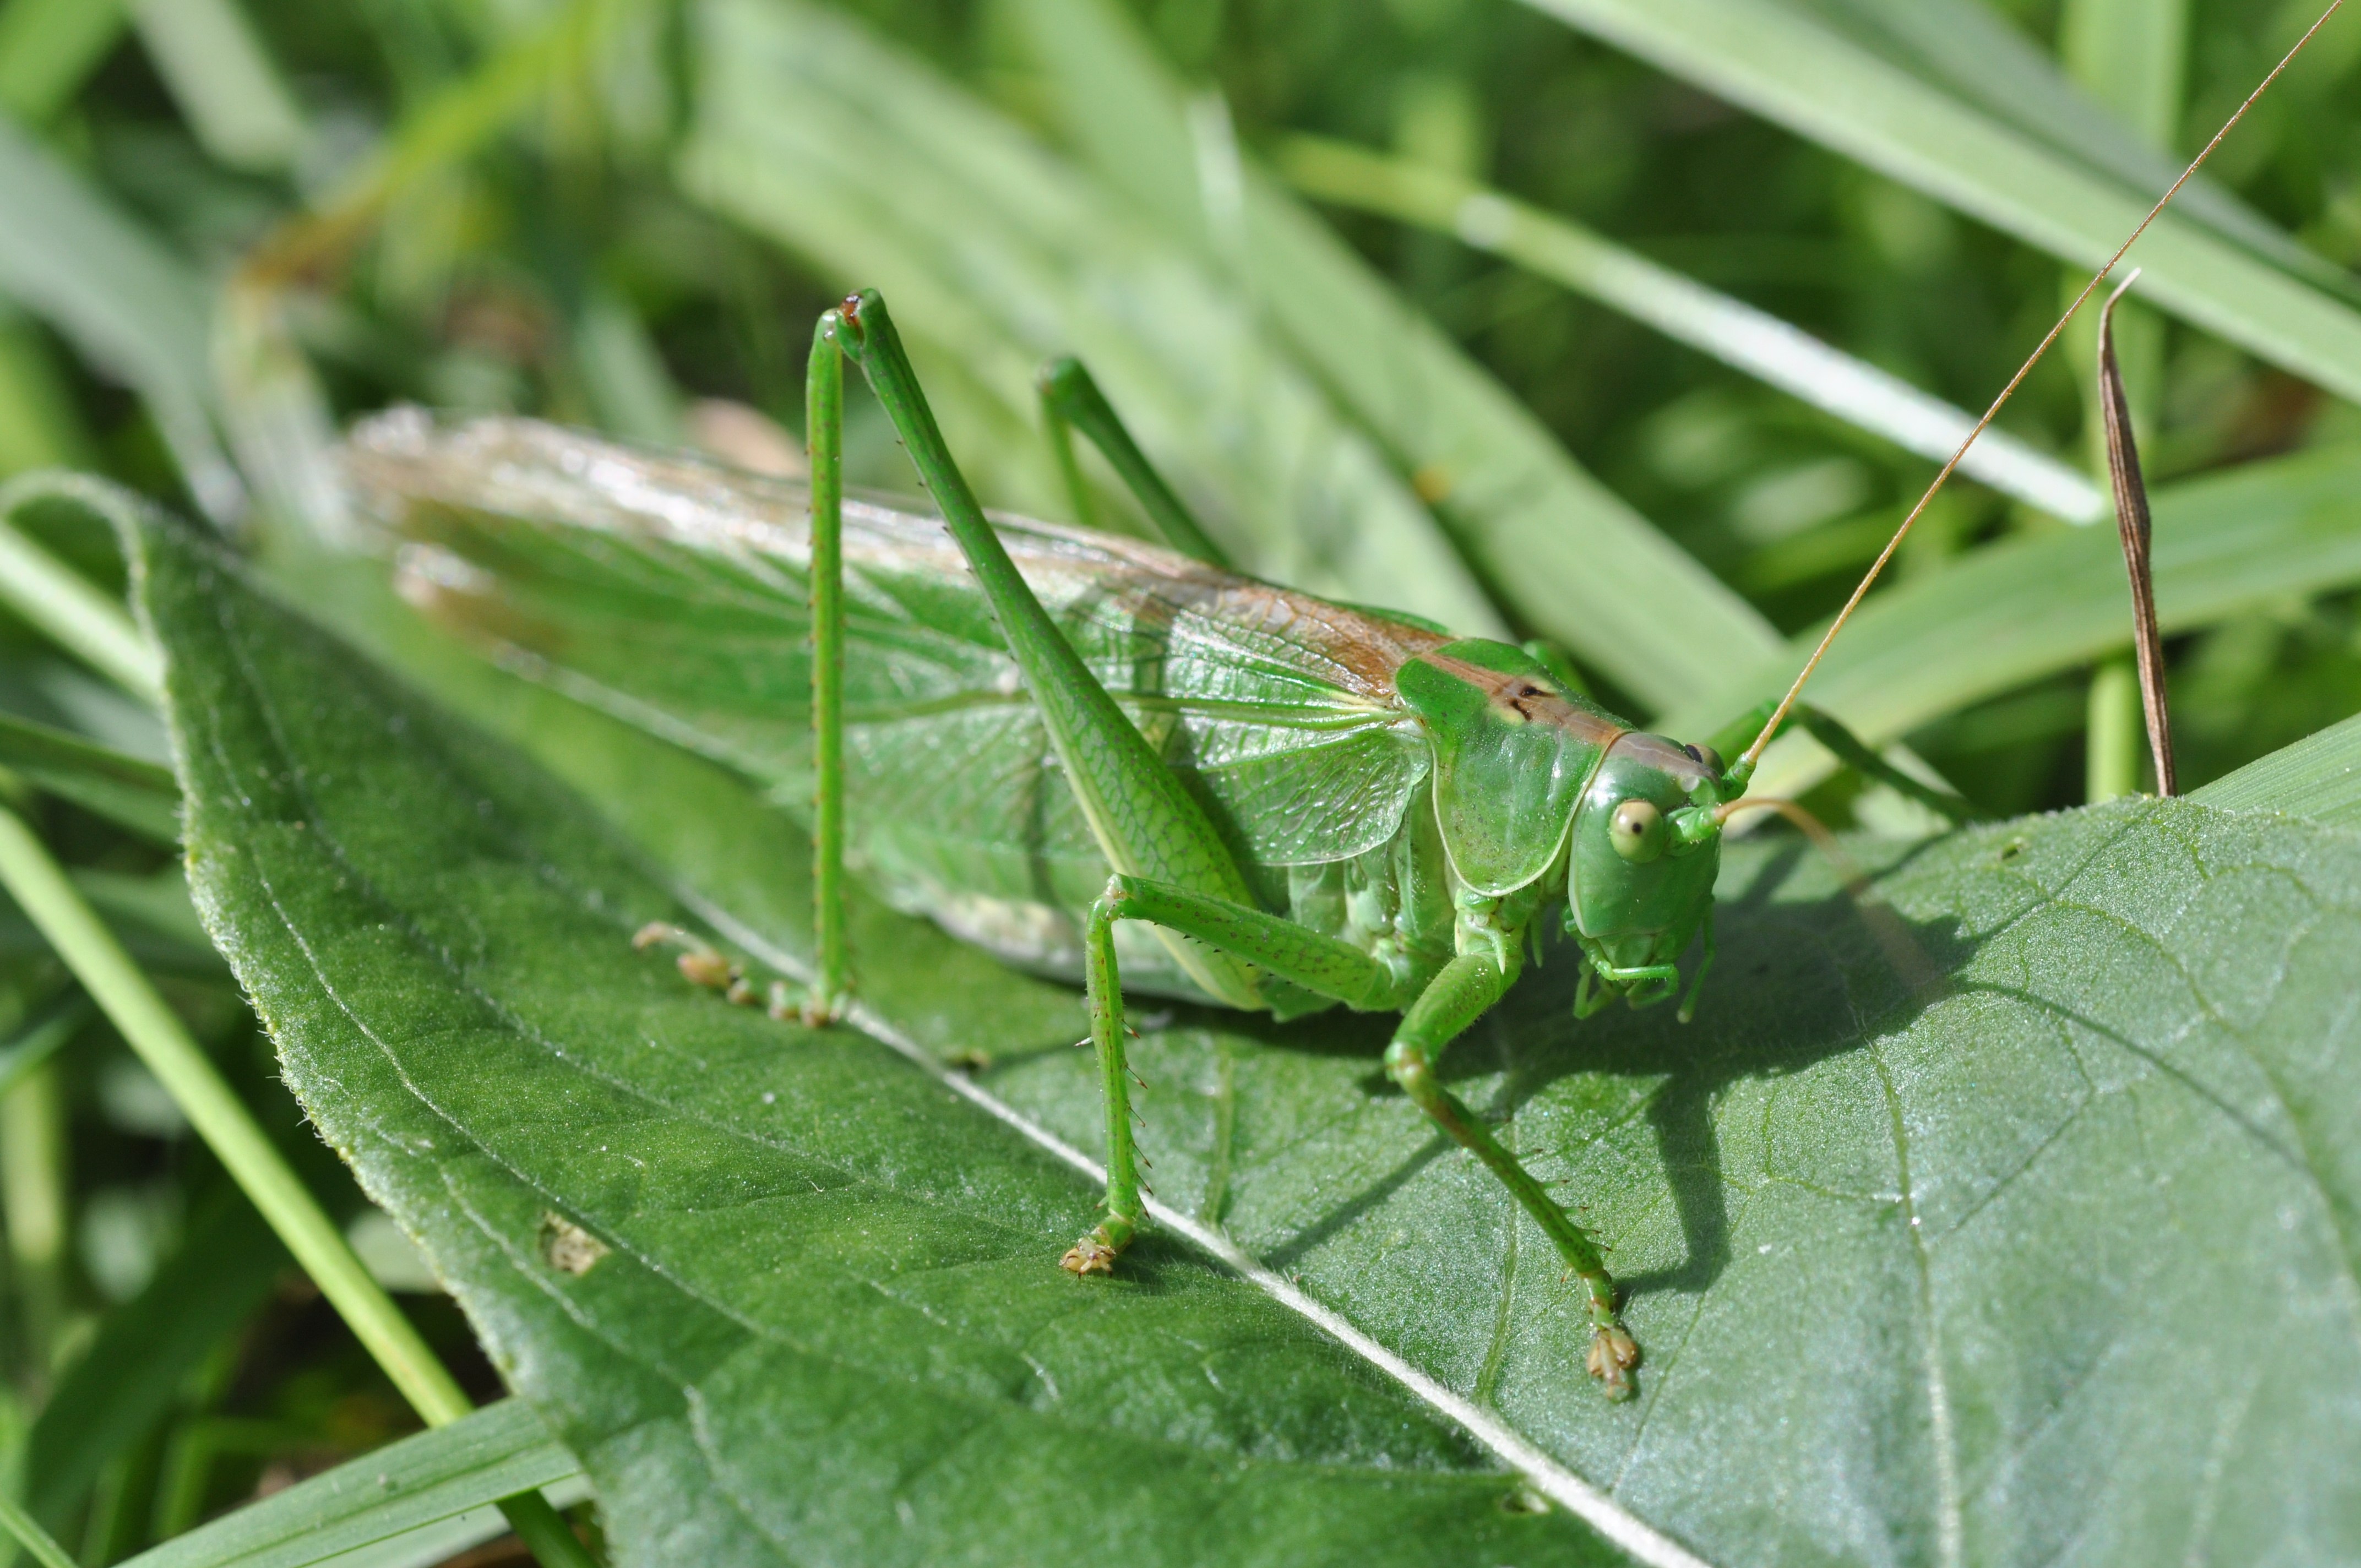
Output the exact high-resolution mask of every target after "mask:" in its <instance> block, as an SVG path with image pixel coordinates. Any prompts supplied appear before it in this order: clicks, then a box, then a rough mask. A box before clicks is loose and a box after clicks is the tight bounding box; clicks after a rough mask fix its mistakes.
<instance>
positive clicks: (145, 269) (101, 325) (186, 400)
mask: <svg viewBox="0 0 2361 1568" xmlns="http://www.w3.org/2000/svg"><path fill="white" fill-rule="evenodd" d="M0 213H5V214H7V221H6V222H5V223H0V293H5V294H6V295H7V296H8V297H9V298H11V299H12V300H14V301H15V302H16V303H17V304H18V305H20V306H22V307H23V308H24V309H25V310H27V311H28V312H30V313H33V314H35V315H38V316H39V317H41V318H42V319H43V320H45V321H47V322H48V323H49V324H50V325H51V326H53V327H55V328H56V329H57V330H58V331H59V333H60V334H62V335H63V336H64V337H65V338H66V339H67V340H68V341H70V342H71V343H72V344H73V345H74V346H75V347H76V348H77V349H78V350H79V351H80V352H81V353H82V356H83V357H84V358H86V359H87V360H88V361H89V362H90V364H91V365H92V366H93V367H94V368H96V369H97V370H98V371H99V372H100V373H101V374H104V375H106V376H110V377H112V378H115V379H117V380H120V381H122V382H123V383H124V384H126V385H127V386H129V387H131V388H133V389H136V390H137V392H138V393H139V395H140V397H141V398H142V399H143V400H145V401H146V402H147V404H148V411H149V412H150V413H152V414H153V415H154V417H155V420H156V423H157V426H158V428H159V429H160V430H161V431H162V433H163V434H164V439H165V441H166V442H167V443H168V444H170V447H171V449H172V455H173V456H174V458H175V459H176V460H177V461H178V462H179V464H180V466H181V475H182V477H183V478H184V479H185V480H186V481H187V483H188V486H189V488H190V491H191V493H192V494H193V495H194V496H195V497H196V498H197V500H198V502H199V504H200V505H201V506H202V507H203V509H204V510H205V513H206V515H208V516H210V517H212V518H214V519H215V520H216V521H218V520H222V519H225V518H230V517H234V516H236V513H237V512H238V510H240V509H241V507H242V506H243V504H244V501H243V497H244V488H243V487H242V485H241V484H240V483H239V480H238V477H237V474H236V470H234V469H233V468H232V467H231V466H230V464H229V460H228V458H227V457H226V456H225V455H223V453H222V449H221V444H220V442H219V441H218V440H217V439H216V437H215V435H214V426H213V420H212V413H211V399H212V393H211V384H212V368H211V358H210V354H211V350H210V345H209V335H208V334H209V333H210V331H211V328H210V325H209V316H210V309H211V307H210V305H209V303H208V302H207V300H206V298H205V293H204V290H203V286H202V285H200V284H199V282H198V281H197V280H196V278H195V276H194V275H193V274H192V272H191V270H190V269H189V268H188V267H187V266H186V264H184V263H183V262H182V261H181V259H180V258H178V257H176V256H174V255H173V254H172V253H171V252H170V250H169V249H167V248H166V247H165V246H164V245H163V244H162V243H161V242H160V241H159V240H158V239H156V238H155V237H154V236H152V235H150V234H148V232H147V230H146V229H144V228H143V227H142V226H141V225H139V224H138V223H137V220H135V219H133V218H132V217H131V216H129V215H128V214H125V213H123V212H122V211H120V210H119V209H117V208H116V207H115V204H114V203H113V202H112V201H111V200H110V199H109V198H107V197H106V196H104V195H103V194H101V193H100V192H97V191H95V190H93V188H92V187H91V186H90V185H89V184H88V183H87V182H86V181H84V180H83V179H82V176H81V175H79V174H77V173H75V172H74V171H72V170H69V169H68V168H66V167H65V166H64V165H63V164H61V163H60V162H59V161H58V160H57V159H55V158H53V157H52V156H51V155H50V154H49V152H48V151H47V150H46V149H44V148H41V147H40V146H39V145H38V144H37V143H35V142H34V141H33V140H32V139H31V138H29V137H27V136H26V135H25V133H24V132H22V131H21V130H18V129H17V128H16V126H13V125H11V124H9V123H8V122H7V121H6V120H5V119H0Z"/></svg>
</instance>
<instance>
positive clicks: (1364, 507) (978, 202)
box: [680, 0, 1503, 635]
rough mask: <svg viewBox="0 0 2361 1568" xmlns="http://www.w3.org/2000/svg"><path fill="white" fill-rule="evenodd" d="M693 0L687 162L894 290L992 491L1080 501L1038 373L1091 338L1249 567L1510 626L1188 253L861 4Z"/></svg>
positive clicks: (721, 204) (748, 213) (1309, 376)
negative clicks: (1061, 461) (693, 93)
mask: <svg viewBox="0 0 2361 1568" xmlns="http://www.w3.org/2000/svg"><path fill="white" fill-rule="evenodd" d="M696 15H697V31H698V35H699V45H700V57H701V60H702V71H703V79H702V82H701V84H700V91H699V93H698V98H697V102H698V114H697V126H696V134H695V136H694V137H693V138H692V140H691V141H690V144H689V146H688V148H687V149H686V152H685V154H684V155H683V159H682V164H681V170H680V177H681V179H682V181H683V182H684V184H685V185H686V187H687V189H688V190H689V191H690V192H692V193H693V194H695V195H696V196H697V198H698V199H699V200H702V201H704V202H706V203H709V204H711V205H713V206H715V207H717V208H719V210H721V211H723V212H725V213H727V214H730V215H731V216H733V217H735V218H738V219H740V220H741V221H742V222H745V223H747V224H749V225H752V226H753V227H755V228H757V229H759V230H760V231H762V232H763V233H764V234H767V235H769V236H774V237H775V238H777V239H778V240H780V241H782V242H783V243H785V244H786V245H788V246H789V247H792V248H794V249H795V250H796V251H797V252H799V253H801V254H803V255H805V256H807V257H810V258H813V259H815V260H817V261H818V263H819V264H820V265H821V266H822V267H823V268H825V269H826V270H827V272H828V274H829V276H831V277H833V278H836V279H838V280H841V281H843V282H845V283H848V284H852V285H873V286H875V287H877V288H878V289H880V290H881V291H883V292H884V295H885V297H886V299H887V300H888V301H889V302H891V303H892V305H893V307H894V316H895V321H896V322H897V323H900V324H901V326H902V330H903V331H904V333H905V334H906V335H907V336H909V337H911V338H912V339H914V340H915V341H914V342H913V345H912V351H913V353H914V354H916V355H918V356H920V369H921V371H922V372H923V373H924V374H925V376H926V378H927V386H928V394H929V396H930V397H931V398H932V399H933V400H934V401H935V403H936V407H937V410H938V411H939V413H941V414H942V415H943V416H944V421H945V429H946V432H947V433H948V434H949V436H950V441H951V445H952V449H953V451H954V452H955V453H956V454H957V455H958V456H959V458H960V461H961V464H962V465H964V466H968V467H969V468H970V469H971V470H972V475H973V477H976V478H977V479H978V482H979V484H980V487H981V488H983V489H984V491H985V493H986V494H987V495H990V494H994V493H995V492H997V493H998V494H1001V495H1005V496H1008V497H1009V498H1010V499H1012V500H1013V501H1015V502H1017V503H1021V504H1026V505H1028V506H1030V507H1033V508H1034V509H1036V510H1043V509H1044V508H1045V503H1046V510H1051V511H1062V510H1064V508H1063V507H1062V505H1060V504H1059V503H1058V502H1057V501H1056V499H1055V497H1056V491H1055V490H1054V489H1052V488H1049V481H1050V479H1051V477H1052V475H1053V473H1054V465H1053V464H1052V462H1051V460H1050V453H1049V444H1048V442H1047V440H1046V439H1045V438H1044V436H1043V434H1042V433H1041V430H1040V425H1039V420H1038V413H1037V411H1036V410H1037V396H1036V393H1035V391H1034V386H1033V375H1034V372H1035V371H1036V369H1037V368H1038V367H1039V366H1040V364H1041V363H1042V362H1043V361H1044V360H1046V359H1049V357H1051V356H1055V355H1058V354H1061V353H1073V354H1077V355H1079V356H1081V357H1082V359H1083V360H1084V361H1085V362H1087V363H1088V365H1089V366H1090V368H1091V373H1092V374H1093V376H1094V377H1095V378H1097V379H1098V381H1099V382H1100V384H1101V385H1102V386H1103V387H1104V389H1105V390H1106V393H1107V396H1108V398H1109V399H1110V400H1112V401H1113V402H1114V404H1115V407H1116V409H1117V410H1118V411H1120V412H1121V413H1122V415H1123V417H1124V419H1125V421H1126V423H1128V424H1130V425H1131V426H1132V428H1133V431H1134V433H1136V434H1137V437H1138V439H1139V442H1140V444H1141V445H1142V447H1143V448H1144V449H1145V450H1146V451H1147V452H1148V455H1149V456H1150V457H1151V458H1153V459H1154V460H1155V461H1156V462H1157V464H1158V466H1159V467H1160V468H1161V469H1162V470H1163V471H1164V473H1165V475H1166V476H1167V477H1168V478H1170V479H1171V480H1172V481H1173V482H1174V483H1175V484H1177V485H1179V486H1180V488H1181V491H1182V494H1183V497H1184V499H1187V500H1188V501H1189V502H1190V503H1191V506H1192V508H1195V509H1196V510H1199V511H1200V513H1201V515H1202V521H1204V522H1205V525H1206V526H1207V528H1208V529H1209V530H1211V531H1212V532H1213V533H1214V534H1215V535H1216V536H1218V537H1219V538H1220V540H1221V542H1222V543H1224V545H1225V546H1227V547H1230V548H1232V550H1233V553H1234V554H1235V555H1236V556H1237V557H1238V558H1239V559H1241V560H1243V561H1245V562H1246V564H1247V565H1248V566H1249V568H1250V569H1251V570H1253V571H1255V572H1257V573H1258V574H1260V575H1262V576H1268V577H1270V578H1272V579H1273V580H1276V581H1283V582H1289V583H1294V584H1297V585H1300V586H1303V587H1307V588H1310V589H1312V591H1324V592H1327V593H1330V594H1333V595H1334V596H1336V597H1338V598H1345V599H1349V600H1353V601H1356V602H1363V603H1372V604H1386V605H1391V606H1396V607H1399V608H1400V609H1408V610H1411V611H1413V612H1415V613H1417V614H1420V615H1423V616H1425V617H1427V618H1428V619H1430V620H1438V621H1441V622H1443V623H1444V624H1445V625H1447V626H1451V627H1453V628H1455V629H1456V630H1463V631H1468V632H1477V633H1480V632H1483V631H1484V630H1485V629H1491V634H1495V635H1497V634H1500V630H1501V628H1502V624H1503V623H1502V622H1501V620H1500V618H1499V614H1498V612H1496V611H1495V610H1494V609H1492V607H1491V605H1490V603H1489V601H1488V599H1487V598H1485V595H1484V593H1483V590H1482V589H1481V588H1480V587H1478V586H1477V583H1476V582H1475V580H1474V579H1473V578H1472V577H1471V576H1470V575H1469V573H1468V571H1467V569H1466V566H1465V565H1462V564H1461V562H1460V561H1459V559H1458V558H1457V556H1456V555H1455V554H1454V552H1453V551H1452V549H1451V547H1450V545H1449V543H1447V542H1446V541H1445V540H1444V538H1443V536H1442V534H1441V532H1440V531H1439V530H1438V529H1437V528H1436V526H1435V524H1434V521H1433V519H1432V518H1431V517H1430V516H1428V514H1427V513H1426V511H1425V510H1424V509H1423V508H1422V506H1421V505H1420V503H1419V502H1418V500H1417V499H1416V498H1415V497H1414V496H1413V495H1412V494H1411V489H1410V487H1409V486H1408V485H1407V484H1406V483H1405V482H1404V481H1403V480H1402V479H1401V478H1400V477H1398V476H1397V474H1396V473H1394V472H1393V471H1392V470H1391V468H1390V467H1389V463H1388V460H1387V455H1386V454H1384V453H1382V452H1380V451H1379V450H1378V449H1377V448H1376V447H1375V446H1374V445H1373V444H1371V443H1370V442H1369V441H1367V439H1366V438H1365V437H1364V436H1363V435H1362V434H1361V433H1360V432H1358V431H1357V430H1356V429H1355V428H1354V427H1353V426H1352V425H1351V424H1350V423H1349V422H1347V421H1346V420H1345V419H1344V418H1341V417H1340V416H1339V413H1338V411H1336V409H1334V407H1332V406H1331V404H1330V402H1329V400H1328V399H1327V397H1326V395H1325V394H1324V392H1323V389H1322V388H1321V386H1320V384H1319V382H1318V379H1317V378H1316V376H1315V374H1314V373H1313V372H1314V370H1315V369H1316V367H1308V366H1306V365H1304V364H1302V363H1301V361H1299V360H1297V359H1296V358H1295V357H1293V356H1290V354H1289V353H1288V352H1287V351H1286V348H1285V346H1284V345H1281V344H1279V343H1276V342H1273V341H1271V339H1270V337H1269V335H1268V333H1267V332H1266V331H1264V330H1263V329H1262V328H1261V326H1260V325H1259V323H1257V321H1256V319H1255V317H1254V314H1253V313H1252V312H1251V310H1250V309H1248V308H1247V302H1246V300H1244V299H1243V298H1241V297H1240V296H1239V295H1238V294H1237V293H1236V292H1235V291H1233V290H1231V289H1229V288H1227V287H1225V286H1224V284H1223V282H1222V281H1221V280H1218V279H1217V278H1216V277H1214V276H1212V275H1210V274H1209V273H1208V271H1207V270H1206V269H1204V268H1202V266H1200V265H1199V264H1198V262H1197V260H1196V258H1193V257H1192V256H1191V255H1189V254H1188V253H1186V252H1184V251H1182V250H1180V249H1179V248H1178V247H1174V246H1172V245H1170V243H1168V242H1166V241H1164V240H1163V239H1162V238H1161V237H1159V236H1158V235H1157V234H1156V233H1155V232H1154V231H1153V230H1151V229H1150V228H1149V227H1148V225H1144V224H1139V223H1133V222H1126V221H1125V218H1124V215H1123V212H1122V208H1121V204H1120V203H1117V202H1115V201H1113V200H1111V199H1110V198H1109V196H1108V193H1107V192H1104V190H1103V189H1101V188H1100V187H1099V186H1098V185H1097V184H1096V182H1094V181H1092V180H1091V179H1090V178H1089V177H1088V176H1087V175H1085V174H1083V173H1082V171H1080V170H1076V169H1074V168H1073V167H1072V166H1071V165H1070V164H1067V163H1065V162H1063V161H1062V160H1060V159H1058V158H1057V157H1055V156H1054V155H1053V154H1051V153H1050V152H1049V150H1048V149H1047V148H1043V147H1042V146H1040V145H1039V143H1038V142H1037V141H1035V140H1033V139H1032V138H1031V137H1027V135H1025V134H1024V133H1023V132H1022V131H1020V130H1019V129H1018V128H1017V127H1016V126H1014V125H1013V124H1011V123H1010V122H1008V121H1007V120H1005V118H1003V117H1001V116H999V115H995V114H994V113H993V112H992V111H991V110H989V109H987V108H985V107H984V106H983V105H982V104H977V103H975V102H973V101H972V99H971V98H969V97H968V95H967V94H966V93H964V92H963V91H962V90H961V89H960V88H959V87H958V86H956V85H955V84H953V83H951V82H948V81H946V80H944V79H942V78H941V77H939V76H938V75H936V74H935V73H933V72H932V71H929V70H928V69H927V68H926V67H924V66H922V65H920V64H918V63H917V62H916V61H913V60H907V59H905V58H903V57H901V56H900V55H898V54H897V53H895V52H894V51H893V50H891V49H889V48H888V47H887V46H885V45H884V44H882V43H879V42H878V41H876V40H874V39H873V38H871V37H869V36H868V35H867V34H865V33H862V32H861V31H858V30H856V28H855V27H854V25H853V24H852V23H851V22H850V21H849V20H847V19H845V18H842V17H840V16H833V15H830V14H828V13H824V12H819V11H816V10H811V9H807V8H806V7H804V6H801V5H786V4H777V3H756V0H709V3H708V4H706V5H703V6H701V7H700V8H699V9H698V10H697V13H696ZM930 350H931V352H928V351H930Z"/></svg>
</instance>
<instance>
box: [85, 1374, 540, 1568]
mask: <svg viewBox="0 0 2361 1568" xmlns="http://www.w3.org/2000/svg"><path fill="white" fill-rule="evenodd" d="M580 1477H581V1466H580V1465H578V1464H576V1463H575V1461H574V1457H573V1455H571V1454H569V1453H566V1450H565V1448H564V1447H563V1446H561V1445H560V1444H559V1443H557V1442H555V1441H554V1440H552V1438H551V1437H550V1435H549V1429H548V1428H547V1427H545V1426H544V1425H543V1424H542V1421H541V1418H540V1417H538V1416H536V1415H535V1414H534V1413H533V1408H532V1407H531V1406H530V1405H528V1404H526V1403H525V1402H524V1401H523V1400H522V1399H503V1400H501V1401H500V1403H499V1404H496V1405H492V1406H489V1407H488V1408H487V1409H481V1410H478V1411H477V1412H475V1413H474V1414H473V1415H468V1416H462V1417H460V1418H459V1419H458V1420H456V1421H453V1422H452V1423H451V1424H450V1425H448V1426H445V1427H438V1428H436V1429H435V1430H434V1431H425V1432H421V1433H419V1434H418V1435H417V1436H415V1437H409V1438H404V1439H402V1440H401V1442H395V1443H389V1444H388V1445H386V1446H385V1447H384V1448H381V1449H379V1450H378V1451H377V1452H375V1453H366V1454H363V1455H362V1456H361V1457H360V1458H358V1459H355V1460H351V1461H349V1462H347V1463H346V1464H340V1465H338V1466H337V1467H336V1468H335V1469H334V1470H331V1471H329V1472H328V1473H327V1474H326V1475H315V1476H313V1478H312V1479H310V1480H309V1481H305V1482H303V1483H302V1485H300V1486H290V1487H289V1488H287V1490H285V1491H283V1492H279V1493H275V1494H273V1495H272V1496H271V1497H267V1498H265V1499H264V1500H262V1501H261V1502H258V1503H252V1504H249V1505H247V1507H245V1508H240V1509H238V1510H237V1511H236V1512H235V1513H232V1514H229V1515H226V1516H225V1517H224V1518H222V1519H216V1520H214V1522H213V1523H211V1524H208V1525H205V1526H203V1528H202V1529H198V1530H191V1531H190V1532H189V1533H188V1534H186V1535H183V1536H180V1537H178V1538H176V1539H174V1540H172V1541H166V1542H165V1543H164V1544H163V1545H161V1546H159V1547H156V1548H154V1549H152V1550H150V1551H148V1552H141V1553H140V1554H139V1555H138V1556H137V1557H135V1558H132V1559H131V1560H130V1562H129V1563H126V1565H125V1568H306V1565H308V1564H311V1563H335V1565H336V1568H413V1565H415V1568H425V1565H426V1564H428V1563H440V1562H443V1561H445V1559H446V1558H449V1557H451V1556H453V1555H454V1554H456V1553H457V1552H463V1551H465V1550H467V1548H468V1547H470V1546H473V1545H476V1544H477V1543H478V1542H480V1541H488V1540H489V1539H490V1538H491V1537H493V1536H495V1535H498V1534H500V1533H501V1532H502V1531H503V1530H507V1528H508V1526H507V1524H506V1522H505V1521H504V1520H502V1519H501V1518H500V1512H499V1510H498V1509H497V1508H493V1507H492V1504H493V1502H494V1501H495V1500H496V1499H498V1498H500V1497H509V1496H511V1495H513V1494H515V1493H518V1492H529V1491H532V1490H533V1489H534V1488H536V1487H544V1486H545V1487H549V1488H550V1489H551V1496H552V1497H553V1499H555V1500H558V1501H561V1502H571V1501H573V1500H575V1499H576V1498H577V1497H579V1496H580V1495H581V1487H580V1485H579V1482H580ZM568 1483H573V1485H570V1486H569V1485H568Z"/></svg>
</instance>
